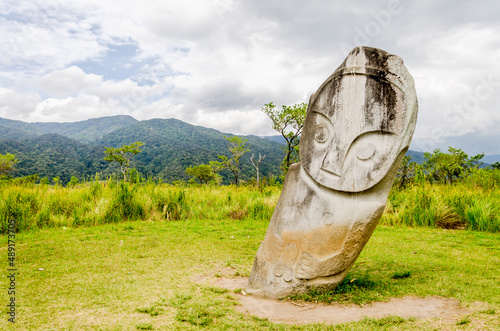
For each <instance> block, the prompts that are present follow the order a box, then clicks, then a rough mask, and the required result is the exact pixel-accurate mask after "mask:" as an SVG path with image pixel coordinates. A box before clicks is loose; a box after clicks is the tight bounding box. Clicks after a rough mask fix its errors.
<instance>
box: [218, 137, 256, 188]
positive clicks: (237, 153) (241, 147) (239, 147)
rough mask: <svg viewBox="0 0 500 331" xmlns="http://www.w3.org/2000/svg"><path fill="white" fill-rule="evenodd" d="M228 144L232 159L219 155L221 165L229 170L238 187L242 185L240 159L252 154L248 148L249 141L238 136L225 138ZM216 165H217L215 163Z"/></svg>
mask: <svg viewBox="0 0 500 331" xmlns="http://www.w3.org/2000/svg"><path fill="white" fill-rule="evenodd" d="M225 138H226V140H227V143H228V149H229V152H230V153H231V155H232V158H228V157H227V156H226V155H217V156H218V157H219V159H220V165H221V166H222V167H224V168H226V169H228V170H229V171H230V172H231V173H232V174H233V176H234V183H235V184H236V186H238V185H239V184H240V178H239V173H240V159H241V157H242V156H243V155H244V154H245V153H247V152H250V150H249V149H248V148H247V144H246V143H247V141H248V140H247V139H242V138H240V137H238V136H232V137H225ZM213 164H214V165H215V163H213Z"/></svg>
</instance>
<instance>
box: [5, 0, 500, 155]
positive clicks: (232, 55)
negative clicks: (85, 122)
mask: <svg viewBox="0 0 500 331" xmlns="http://www.w3.org/2000/svg"><path fill="white" fill-rule="evenodd" d="M391 3H399V4H400V6H399V7H398V8H399V10H398V11H397V12H393V13H392V14H391V16H390V17H389V18H388V21H387V22H383V24H380V26H379V27H378V29H375V30H376V33H373V30H372V31H371V33H370V34H369V36H368V37H369V38H367V39H368V40H366V43H367V44H368V45H369V46H374V47H379V48H382V49H385V50H387V51H389V52H392V53H395V54H397V55H400V56H401V57H402V58H403V59H404V61H405V63H406V65H407V66H408V68H409V70H410V72H411V73H412V74H413V76H414V78H415V82H416V86H417V92H418V98H419V105H420V113H419V121H418V124H417V131H416V133H415V139H416V141H420V142H423V141H425V142H426V144H427V146H431V145H433V146H436V147H440V146H441V145H440V144H441V143H442V141H445V140H446V139H448V138H450V139H451V138H453V137H458V136H463V135H465V134H467V135H468V136H473V135H474V134H475V133H478V132H487V133H488V134H490V133H491V134H495V133H496V131H498V130H497V129H496V128H497V127H498V126H499V125H500V118H499V117H500V115H499V112H498V108H497V105H498V104H499V102H500V100H499V95H500V94H499V93H498V90H499V89H500V87H498V86H494V87H493V92H489V93H486V92H484V89H483V90H482V91H480V92H483V93H482V94H481V93H480V96H481V97H480V98H478V97H477V95H476V94H477V89H478V87H480V86H482V84H483V85H484V83H483V80H484V79H489V78H488V77H490V76H489V75H491V77H492V80H493V81H494V82H500V51H499V49H500V47H499V46H500V42H499V40H498V38H497V36H498V35H499V33H500V23H499V22H498V19H497V17H496V13H498V10H499V9H500V3H498V1H489V0H480V1H477V2H474V3H472V2H468V1H455V2H454V3H453V6H450V5H449V4H448V3H447V2H439V1H437V2H436V1H418V2H406V1H398V0H387V1H385V0H384V1H361V2H357V3H356V4H351V3H343V2H340V1H323V2H321V1H310V2H303V1H297V0H291V1H272V2H270V1H242V0H210V1H205V0H186V1H174V0H167V1H153V0H144V1H142V2H137V1H133V0H121V1H117V0H110V1H102V0H82V1H77V2H62V1H59V0H43V1H42V0H28V1H21V2H20V1H13V0H6V1H4V2H2V3H0V10H1V12H2V13H4V14H3V15H2V16H0V42H1V43H2V45H3V47H2V48H1V49H0V88H2V89H0V105H1V106H0V107H1V108H0V110H1V115H0V116H4V117H8V118H19V116H21V115H19V114H22V116H24V117H25V118H26V119H27V120H37V121H49V120H51V121H52V120H60V121H72V120H77V119H85V118H90V117H95V116H104V115H112V114H118V113H122V114H129V115H132V116H134V117H136V118H138V119H148V118H152V117H163V118H166V117H175V118H179V119H181V120H185V121H188V122H190V123H193V124H198V125H203V126H209V127H214V128H217V129H220V130H223V131H228V132H233V133H243V134H273V131H272V130H271V129H270V123H269V121H268V119H267V118H266V117H265V115H264V114H262V113H261V112H260V110H259V109H260V108H261V107H262V106H263V104H265V103H268V102H271V101H273V102H274V103H276V104H278V105H281V104H293V103H297V102H307V101H308V98H309V95H310V94H311V93H313V92H314V91H315V90H316V89H317V88H318V87H319V85H320V84H321V83H322V82H323V80H324V79H325V78H326V77H328V76H329V75H330V74H331V73H332V72H333V70H335V68H336V67H337V66H338V65H339V64H340V63H341V62H342V61H343V58H344V54H343V52H342V48H341V44H342V43H344V44H345V43H347V44H352V45H354V43H355V39H356V34H357V33H358V32H359V31H364V32H365V33H366V29H367V28H370V27H372V25H373V22H376V21H377V19H376V17H375V16H374V15H378V14H374V13H379V14H380V13H382V12H383V11H388V10H389V9H390V4H391ZM358 39H359V38H358ZM361 39H363V38H361ZM365 39H366V38H365ZM118 44H127V45H134V47H136V48H137V52H136V54H129V55H127V56H128V58H127V57H124V58H119V61H118V60H117V61H116V63H115V62H113V59H115V58H114V57H115V56H119V55H120V54H119V51H116V49H115V53H117V54H115V53H113V52H112V51H111V50H112V47H113V46H116V45H118ZM132 49H135V48H133V47H132ZM116 59H118V58H117V57H116ZM106 61H107V62H106ZM127 61H128V62H127ZM82 63H84V64H82ZM92 64H95V65H94V66H92ZM138 64H139V65H138ZM85 65H87V66H85ZM134 66H138V69H134V68H135V67H134ZM110 67H112V68H110ZM115 67H116V68H118V70H122V69H123V72H124V73H125V72H128V71H127V70H130V75H129V76H128V77H126V76H123V77H120V78H119V79H110V77H109V76H107V74H108V75H109V70H111V69H114V68H115ZM106 70H108V72H106ZM134 70H135V71H134ZM112 78H113V77H112ZM33 87H38V88H39V89H40V90H36V89H35V90H33ZM488 91H489V90H488ZM42 92H43V93H42ZM2 93H3V95H4V96H5V95H7V94H9V95H10V97H3V98H2ZM37 93H38V94H37ZM486 94H487V95H486ZM40 95H41V96H42V97H41V96H40ZM474 97H476V98H477V99H478V102H476V103H475V99H473V98H474ZM460 108H461V111H458V112H457V109H460ZM429 142H430V143H429Z"/></svg>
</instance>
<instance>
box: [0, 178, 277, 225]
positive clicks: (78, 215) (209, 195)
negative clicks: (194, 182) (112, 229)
mask: <svg viewBox="0 0 500 331" xmlns="http://www.w3.org/2000/svg"><path fill="white" fill-rule="evenodd" d="M0 189H1V191H0V231H1V232H2V233H5V232H6V230H7V225H8V221H9V219H15V220H16V223H17V227H18V231H26V230H32V229H39V228H48V227H63V226H64V227H77V226H95V225H100V224H106V223H118V222H122V221H127V220H150V221H175V220H183V219H188V218H196V219H211V220H219V219H228V218H232V219H270V218H271V216H272V213H273V211H274V206H275V205H276V202H277V200H278V197H279V194H280V189H279V188H278V187H266V188H264V189H262V190H259V189H257V188H253V187H234V186H208V185H206V186H200V187H189V188H186V187H178V186H173V185H169V184H155V183H143V184H130V183H123V182H121V183H116V182H114V181H106V182H90V183H85V184H80V185H76V186H75V187H67V188H64V187H60V186H49V185H33V184H31V185H3V186H2V187H1V188H0Z"/></svg>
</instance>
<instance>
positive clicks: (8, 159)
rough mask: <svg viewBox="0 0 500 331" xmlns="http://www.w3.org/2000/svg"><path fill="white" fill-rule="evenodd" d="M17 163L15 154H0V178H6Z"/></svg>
mask: <svg viewBox="0 0 500 331" xmlns="http://www.w3.org/2000/svg"><path fill="white" fill-rule="evenodd" d="M17 162H18V161H17V160H16V154H9V153H7V154H5V155H3V154H0V176H7V175H8V174H9V173H10V172H11V171H12V169H13V168H14V165H15V164H16V163H17Z"/></svg>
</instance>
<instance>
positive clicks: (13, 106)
mask: <svg viewBox="0 0 500 331" xmlns="http://www.w3.org/2000/svg"><path fill="white" fill-rule="evenodd" d="M41 101H42V99H41V97H40V96H39V95H38V94H31V95H30V94H22V93H18V92H16V91H14V90H10V89H6V88H2V87H0V117H7V118H11V119H16V120H23V121H27V120H28V121H29V120H30V117H29V114H30V113H31V112H33V110H34V109H35V107H36V105H37V104H38V103H40V102H41Z"/></svg>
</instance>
